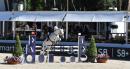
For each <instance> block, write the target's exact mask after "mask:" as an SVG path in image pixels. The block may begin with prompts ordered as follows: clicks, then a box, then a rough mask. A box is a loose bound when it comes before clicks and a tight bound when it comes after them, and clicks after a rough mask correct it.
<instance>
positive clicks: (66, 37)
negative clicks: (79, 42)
mask: <svg viewBox="0 0 130 69" xmlns="http://www.w3.org/2000/svg"><path fill="white" fill-rule="evenodd" d="M66 39H68V22H66Z"/></svg>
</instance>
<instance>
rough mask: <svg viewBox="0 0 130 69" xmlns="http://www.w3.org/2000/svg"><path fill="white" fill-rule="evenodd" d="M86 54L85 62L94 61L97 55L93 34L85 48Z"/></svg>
mask: <svg viewBox="0 0 130 69" xmlns="http://www.w3.org/2000/svg"><path fill="white" fill-rule="evenodd" d="M86 54H87V57H88V58H87V62H95V60H96V57H97V47H96V43H95V39H94V37H93V36H92V37H91V41H90V44H89V46H88V48H87V51H86Z"/></svg>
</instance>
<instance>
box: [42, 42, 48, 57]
mask: <svg viewBox="0 0 130 69" xmlns="http://www.w3.org/2000/svg"><path fill="white" fill-rule="evenodd" d="M46 53H47V46H46V44H44V43H43V44H42V54H44V55H45V54H46Z"/></svg>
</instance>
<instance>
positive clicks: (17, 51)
mask: <svg viewBox="0 0 130 69" xmlns="http://www.w3.org/2000/svg"><path fill="white" fill-rule="evenodd" d="M22 54H23V50H22V46H21V41H20V39H19V35H16V44H15V50H14V53H13V56H16V57H19V56H21V55H22Z"/></svg>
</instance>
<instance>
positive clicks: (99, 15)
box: [0, 11, 130, 22]
mask: <svg viewBox="0 0 130 69" xmlns="http://www.w3.org/2000/svg"><path fill="white" fill-rule="evenodd" d="M127 15H129V14H128V12H126V11H69V12H65V11H13V12H0V21H26V22H28V21H29V22H58V21H60V22H61V21H64V22H122V21H124V17H125V16H127ZM129 16H130V15H129ZM128 22H130V18H128Z"/></svg>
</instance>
